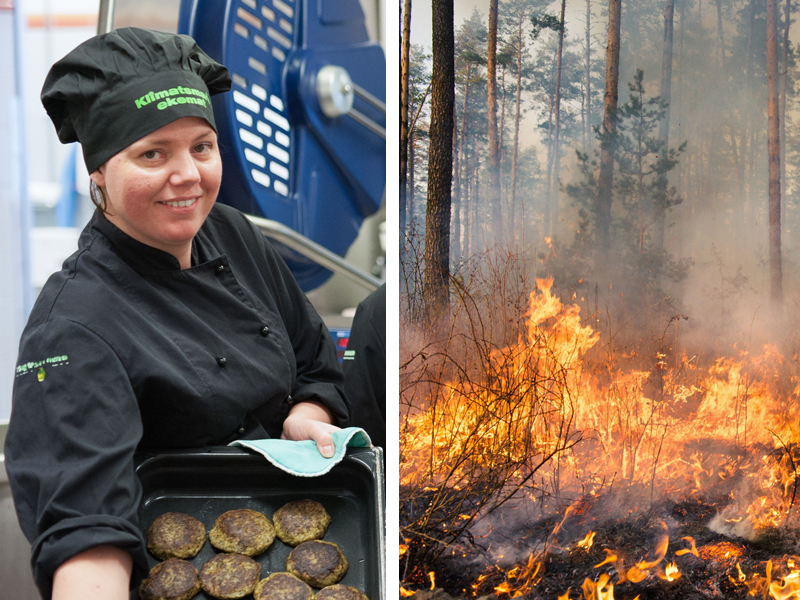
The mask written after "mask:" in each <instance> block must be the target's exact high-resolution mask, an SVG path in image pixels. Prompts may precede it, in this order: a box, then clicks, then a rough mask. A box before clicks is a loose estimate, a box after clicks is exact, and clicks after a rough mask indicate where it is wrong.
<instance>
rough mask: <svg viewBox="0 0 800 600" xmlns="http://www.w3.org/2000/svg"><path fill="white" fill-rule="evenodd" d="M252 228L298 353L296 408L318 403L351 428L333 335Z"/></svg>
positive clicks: (266, 274) (272, 252)
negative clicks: (302, 404) (259, 241)
mask: <svg viewBox="0 0 800 600" xmlns="http://www.w3.org/2000/svg"><path fill="white" fill-rule="evenodd" d="M248 223H249V221H248ZM250 227H252V228H253V229H254V230H255V231H256V233H257V235H258V237H259V238H260V239H261V242H262V244H263V252H264V259H265V261H264V262H265V265H264V266H265V273H264V275H265V278H267V279H268V280H269V279H270V278H271V279H272V281H273V282H274V284H273V285H272V286H271V287H272V290H273V293H274V295H275V298H276V301H277V305H278V309H279V311H280V313H281V316H282V319H283V322H284V324H285V326H286V330H287V332H288V334H289V338H290V339H291V343H292V348H293V349H294V356H295V364H296V368H297V372H296V380H295V384H294V389H293V390H292V404H296V403H297V402H303V401H306V400H316V401H318V402H320V403H322V404H324V405H325V406H326V407H327V408H328V409H329V410H330V411H331V413H332V414H333V418H334V424H335V425H337V426H339V427H347V426H348V425H349V424H350V422H349V415H348V410H347V403H346V401H345V396H344V391H343V390H342V385H343V379H342V370H341V367H340V366H339V360H338V359H337V357H336V346H335V344H334V343H333V338H332V337H331V334H330V331H329V330H328V328H327V326H326V325H325V323H323V321H322V318H321V317H320V316H319V314H317V311H316V310H315V309H314V307H313V306H312V304H311V302H310V301H309V300H308V298H307V297H306V295H305V294H304V293H303V290H301V289H300V286H299V285H298V284H297V281H296V280H295V278H294V275H292V272H291V271H290V270H289V267H287V266H286V262H285V261H284V260H283V258H281V256H280V255H279V254H278V253H277V252H276V251H275V249H274V248H273V247H272V244H270V242H269V240H267V239H266V238H265V237H264V236H263V235H262V234H261V232H260V231H258V229H257V228H256V227H255V225H252V224H250Z"/></svg>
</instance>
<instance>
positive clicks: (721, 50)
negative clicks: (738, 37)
mask: <svg viewBox="0 0 800 600" xmlns="http://www.w3.org/2000/svg"><path fill="white" fill-rule="evenodd" d="M723 33H724V32H723V29H722V0H717V44H718V50H717V55H718V58H719V66H720V68H721V69H723V72H724V69H725V36H724V35H723Z"/></svg>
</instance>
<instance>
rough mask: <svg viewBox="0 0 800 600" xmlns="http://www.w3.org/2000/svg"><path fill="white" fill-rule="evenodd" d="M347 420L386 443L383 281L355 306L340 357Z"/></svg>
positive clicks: (378, 443) (384, 300)
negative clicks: (342, 357) (347, 412)
mask: <svg viewBox="0 0 800 600" xmlns="http://www.w3.org/2000/svg"><path fill="white" fill-rule="evenodd" d="M342 370H343V371H344V391H345V395H346V397H347V401H348V404H349V410H350V415H351V418H350V424H351V425H353V426H355V427H361V428H362V429H364V430H365V431H366V432H367V433H368V434H369V437H370V439H372V443H373V444H374V445H375V446H380V447H382V448H385V447H386V284H384V285H382V286H381V287H380V288H378V289H377V290H376V291H375V292H373V293H372V294H370V295H369V296H368V297H367V298H366V299H365V300H364V301H363V302H362V303H361V304H359V305H358V308H357V309H356V314H355V317H354V318H353V326H352V327H351V329H350V339H349V340H348V341H347V350H346V352H345V357H344V361H342Z"/></svg>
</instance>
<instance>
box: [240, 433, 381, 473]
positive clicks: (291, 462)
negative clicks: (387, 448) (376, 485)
mask: <svg viewBox="0 0 800 600" xmlns="http://www.w3.org/2000/svg"><path fill="white" fill-rule="evenodd" d="M331 437H332V438H333V444H334V447H335V451H334V453H333V456H332V457H331V458H325V457H324V456H322V455H321V454H320V453H319V450H317V445H316V444H315V443H314V442H313V441H312V440H303V441H302V442H294V441H291V440H272V439H270V440H236V441H235V442H231V443H230V444H229V445H230V446H243V447H244V448H250V449H251V450H255V451H256V452H258V453H259V454H262V455H264V457H266V459H267V460H268V461H269V462H271V463H272V464H273V465H275V466H276V467H278V468H279V469H282V470H284V471H286V472H287V473H291V474H292V475H297V476H298V477H317V476H318V475H324V474H325V473H327V472H328V471H330V470H331V469H332V468H333V467H334V465H336V464H337V463H339V462H340V461H341V460H342V459H343V458H344V455H345V453H346V452H347V448H348V446H352V447H353V448H368V447H369V446H371V445H372V442H371V441H370V439H369V436H368V435H367V432H366V431H364V430H363V429H361V428H360V427H346V428H345V429H340V430H338V431H334V432H333V433H332V434H331Z"/></svg>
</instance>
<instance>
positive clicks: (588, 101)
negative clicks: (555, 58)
mask: <svg viewBox="0 0 800 600" xmlns="http://www.w3.org/2000/svg"><path fill="white" fill-rule="evenodd" d="M591 75H592V0H586V73H585V77H586V85H585V87H586V101H585V103H586V108H585V113H584V114H585V115H586V120H585V121H584V124H583V151H584V152H587V151H588V148H589V139H590V137H591V136H590V134H589V132H590V131H591V127H592V77H591Z"/></svg>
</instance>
